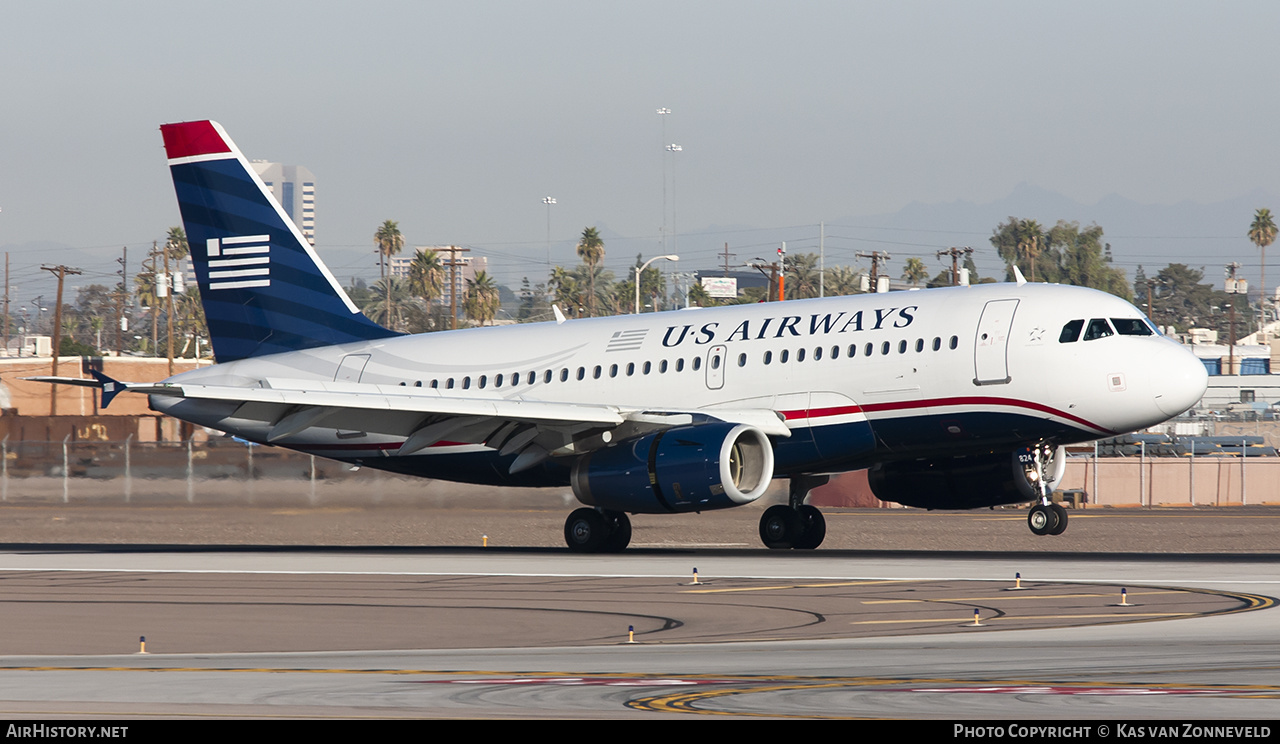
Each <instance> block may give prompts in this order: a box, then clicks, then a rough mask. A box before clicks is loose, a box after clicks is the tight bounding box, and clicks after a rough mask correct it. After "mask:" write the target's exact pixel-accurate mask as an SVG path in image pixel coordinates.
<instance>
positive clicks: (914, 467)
mask: <svg viewBox="0 0 1280 744" xmlns="http://www.w3.org/2000/svg"><path fill="white" fill-rule="evenodd" d="M160 129H161V133H162V135H163V139H164V146H165V150H166V153H167V155H168V164H169V168H170V171H171V174H172V176H173V183H174V187H175V190H176V192H177V199H178V206H179V208H180V210H181V213H182V220H183V223H184V226H185V229H186V233H187V237H188V240H189V242H190V247H191V252H192V258H193V262H194V266H195V274H196V279H197V282H198V285H199V288H200V296H201V298H202V301H203V303H204V310H205V317H206V319H207V321H208V328H209V333H210V336H211V340H212V345H213V349H214V355H215V360H216V362H217V363H216V364H215V365H213V366H210V367H206V368H202V369H197V370H193V371H190V372H184V373H182V374H178V375H175V376H173V377H170V378H169V379H167V380H164V381H162V382H159V383H133V382H121V381H117V380H113V379H111V378H109V377H106V376H104V375H102V374H100V373H95V379H93V380H73V379H70V378H57V379H54V378H41V379H43V380H44V381H48V382H61V383H66V384H79V385H87V386H92V387H98V388H100V389H101V396H102V403H103V405H104V406H105V405H108V404H110V402H111V400H112V399H113V398H114V397H115V396H116V395H118V394H120V393H122V392H128V393H141V394H145V395H148V396H149V402H150V406H151V408H152V409H154V410H156V411H159V412H161V413H164V414H167V415H169V416H173V417H175V418H178V419H181V420H183V421H187V422H191V423H192V424H196V425H199V426H202V427H207V428H209V429H211V430H217V431H221V432H225V433H226V434H228V435H232V436H236V437H240V438H243V439H245V440H249V441H252V442H257V443H260V444H270V445H276V446H280V447H287V448H289V449H293V450H298V451H301V452H306V453H310V454H313V455H317V456H323V457H327V458H332V459H335V460H340V461H343V462H346V463H350V464H352V465H355V466H365V467H371V468H377V469H381V470H386V471H391V472H395V473H401V474H408V475H414V476H421V477H424V478H436V479H444V480H449V481H459V482H465V483H474V484H486V485H502V486H530V487H547V486H558V487H566V486H567V487H569V488H571V489H572V492H573V494H574V496H575V497H577V499H578V501H579V502H581V504H582V507H581V508H578V509H576V510H574V511H573V512H572V513H571V514H569V516H568V519H567V520H566V521H565V526H564V536H565V542H566V544H567V545H568V547H569V548H570V549H572V550H574V551H578V552H607V551H620V550H622V549H624V548H625V547H626V546H627V545H628V543H629V541H630V539H631V523H630V520H629V517H628V515H629V514H652V513H685V512H702V511H706V510H712V509H725V508H730V507H736V506H742V505H744V504H750V503H752V502H754V501H756V500H757V499H759V498H760V497H761V496H762V495H763V494H764V493H765V491H766V489H768V487H769V485H770V483H771V482H772V481H773V480H774V479H775V478H785V479H787V481H788V483H789V488H788V498H787V502H786V503H785V504H781V503H780V504H777V505H774V506H771V507H770V508H768V509H767V510H765V511H764V512H763V514H762V516H761V519H760V525H759V534H760V538H761V541H762V542H763V543H764V544H765V545H766V546H767V547H769V548H773V549H805V550H807V549H813V548H817V547H818V546H819V545H820V544H821V543H822V541H823V538H824V536H825V534H826V523H825V519H824V518H823V515H822V513H821V512H820V511H819V510H818V509H817V508H815V507H813V506H812V505H810V504H807V503H806V500H807V498H808V496H809V493H810V491H811V490H812V489H814V488H816V487H818V486H820V485H822V484H824V483H826V482H827V481H828V479H829V478H830V476H831V475H833V474H837V473H842V472H847V471H853V470H859V469H867V470H868V477H869V481H870V485H871V488H872V490H873V492H874V493H875V494H876V496H878V497H879V498H880V499H882V500H885V501H891V502H897V503H899V504H904V505H907V506H912V507H921V508H926V509H974V508H979V507H987V506H996V505H1005V504H1020V503H1029V504H1030V509H1029V512H1028V516H1027V522H1028V526H1029V527H1030V529H1031V531H1032V532H1033V533H1035V534H1038V535H1056V534H1061V533H1062V532H1063V530H1065V529H1066V524H1067V513H1066V511H1065V510H1063V509H1062V507H1061V506H1059V505H1057V504H1055V503H1053V502H1052V500H1051V498H1050V495H1051V493H1052V491H1053V488H1054V487H1055V486H1056V485H1057V484H1058V482H1059V481H1060V480H1061V478H1062V475H1063V470H1064V468H1065V466H1066V452H1065V449H1064V446H1065V445H1068V444H1073V443H1078V442H1086V441H1090V440H1094V439H1098V438H1103V437H1110V436H1114V435H1117V434H1120V433H1125V432H1131V431H1135V430H1139V429H1142V428H1145V427H1149V426H1152V425H1154V424H1158V423H1160V422H1162V421H1165V420H1167V419H1169V418H1171V417H1173V416H1176V415H1178V414H1180V413H1182V412H1183V411H1185V410H1187V409H1189V408H1190V407H1192V406H1193V405H1195V403H1196V402H1197V401H1198V400H1199V399H1200V398H1201V396H1202V395H1203V394H1204V392H1205V388H1206V386H1207V381H1208V378H1207V375H1206V371H1205V368H1204V366H1203V365H1202V364H1201V363H1200V362H1199V361H1197V360H1196V359H1195V357H1194V356H1192V354H1191V353H1190V352H1189V351H1188V350H1186V349H1185V348H1183V347H1182V346H1181V345H1180V344H1178V343H1176V342H1175V341H1172V340H1170V339H1168V338H1165V337H1164V336H1162V335H1161V334H1160V333H1159V332H1158V331H1157V330H1156V329H1155V328H1154V327H1153V325H1152V324H1151V322H1150V321H1149V320H1148V319H1147V318H1146V317H1145V316H1144V315H1143V313H1142V312H1141V311H1139V310H1138V309H1137V308H1136V307H1134V306H1133V305H1131V304H1129V303H1128V302H1125V301H1124V300H1122V299H1120V298H1118V297H1115V296H1113V295H1109V294H1105V293H1102V292H1098V291H1095V290H1092V289H1087V288H1082V287H1073V286H1059V285H1049V284H1037V283H1028V282H1026V281H1025V280H1023V279H1022V278H1021V276H1020V275H1019V277H1018V278H1019V281H1017V282H1008V283H1002V284H985V285H977V286H971V287H951V288H941V289H927V290H919V291H906V292H890V293H880V294H863V295H854V296H846V297H830V298H825V299H810V300H795V301H788V302H775V303H760V304H753V305H733V306H728V307H717V308H702V309H688V310H674V311H668V312H656V313H648V314H639V315H626V316H620V317H611V318H582V319H572V320H565V319H564V318H563V317H562V316H561V317H558V318H557V321H555V322H550V321H549V322H545V323H536V324H521V325H510V326H500V327H490V328H472V329H463V330H456V331H444V332H437V333H430V334H423V335H406V334H401V333H397V332H395V331H393V330H389V329H387V328H383V327H381V326H379V325H377V324H375V323H374V322H372V321H371V320H369V319H368V318H367V317H365V316H364V315H363V314H361V313H360V311H359V309H358V308H357V307H356V306H355V305H354V304H353V303H352V301H351V299H350V298H349V297H348V296H347V295H346V293H345V292H344V291H343V289H342V287H341V286H340V285H339V283H338V282H337V281H336V280H335V279H334V276H333V274H332V273H330V271H329V269H328V268H326V267H325V265H324V263H323V262H322V261H321V260H320V258H319V257H318V256H317V254H316V252H315V250H314V249H313V248H312V246H311V245H310V244H309V243H308V242H307V240H305V239H304V238H303V236H302V233H301V232H300V231H299V230H298V228H297V226H296V225H295V224H294V223H293V222H292V221H291V220H290V218H289V217H288V216H287V215H286V214H285V212H284V211H283V210H282V209H281V207H280V205H279V204H278V203H277V202H276V201H275V199H274V198H273V196H272V194H271V193H270V192H269V191H268V190H267V189H266V187H265V186H264V185H263V182H262V180H261V179H260V178H259V177H258V176H257V174H256V173H255V172H254V170H253V169H252V168H251V167H250V166H249V162H248V161H247V160H246V159H245V157H244V155H243V154H242V153H241V151H240V150H239V149H238V148H237V147H236V145H235V144H234V143H233V142H232V141H231V139H230V138H229V137H228V136H227V133H226V131H225V130H224V129H223V128H222V127H221V126H220V125H219V124H217V123H215V122H212V121H192V122H183V123H177V124H166V125H163V126H161V128H160Z"/></svg>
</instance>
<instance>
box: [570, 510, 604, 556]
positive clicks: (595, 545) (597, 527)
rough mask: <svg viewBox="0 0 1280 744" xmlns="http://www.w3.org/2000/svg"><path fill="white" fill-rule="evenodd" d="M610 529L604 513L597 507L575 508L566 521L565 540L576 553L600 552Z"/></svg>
mask: <svg viewBox="0 0 1280 744" xmlns="http://www.w3.org/2000/svg"><path fill="white" fill-rule="evenodd" d="M610 531H611V530H610V529H609V523H608V521H607V520H606V519H605V517H604V515H603V514H601V513H600V512H598V511H596V510H595V509H585V508H584V509H575V510H574V511H573V513H572V514H570V515H569V518H568V519H566V520H565V521H564V541H565V543H567V544H568V545H569V550H572V551H573V552H575V553H599V552H600V551H601V550H603V549H604V547H605V544H606V543H607V542H608V539H609V533H610Z"/></svg>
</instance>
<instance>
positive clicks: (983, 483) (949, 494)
mask: <svg viewBox="0 0 1280 744" xmlns="http://www.w3.org/2000/svg"><path fill="white" fill-rule="evenodd" d="M1039 449H1040V452H1039V453H1037V451H1036V450H1037V448H1036V447H1027V448H1025V449H1021V450H1018V451H1016V452H1014V453H1012V455H1008V454H993V455H979V456H973V457H941V458H929V459H922V460H907V461H902V462H891V463H881V464H878V465H875V466H873V467H872V468H871V469H870V470H869V471H867V479H868V481H869V482H870V485H871V491H872V493H874V494H875V495H876V497H877V498H879V499H880V500H882V501H894V502H897V503H899V504H904V505H906V506H915V507H920V508H923V509H976V508H978V507H982V506H999V505H1001V504H1018V503H1023V502H1026V501H1032V500H1034V499H1038V498H1040V489H1039V487H1038V483H1039V481H1040V479H1041V478H1042V477H1043V478H1044V481H1045V483H1046V485H1047V486H1048V491H1049V492H1052V491H1053V489H1054V488H1055V487H1057V485H1058V483H1059V482H1060V481H1061V480H1062V476H1063V473H1065V472H1066V468H1067V451H1066V448H1064V447H1057V448H1050V447H1040V448H1039ZM1037 459H1038V460H1039V463H1037Z"/></svg>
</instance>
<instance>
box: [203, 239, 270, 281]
mask: <svg viewBox="0 0 1280 744" xmlns="http://www.w3.org/2000/svg"><path fill="white" fill-rule="evenodd" d="M270 240H271V236H269V235H245V236H242V237H234V238H209V239H208V240H207V241H205V246H206V248H207V249H208V254H209V289H210V291H212V290H217V289H244V288H246V287H270V286H271V242H270Z"/></svg>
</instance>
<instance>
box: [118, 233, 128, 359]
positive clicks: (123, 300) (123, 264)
mask: <svg viewBox="0 0 1280 744" xmlns="http://www.w3.org/2000/svg"><path fill="white" fill-rule="evenodd" d="M123 250H124V256H123V257H121V258H117V259H116V263H118V264H120V271H119V272H117V273H119V274H120V291H119V292H116V356H122V355H124V330H125V328H124V309H125V307H127V306H128V305H129V246H127V245H126V246H124V248H123Z"/></svg>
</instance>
